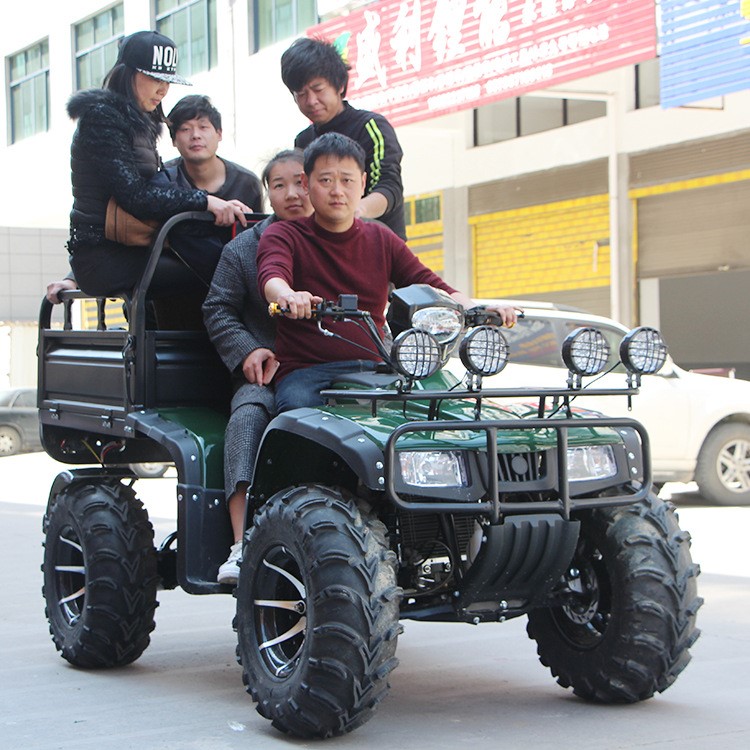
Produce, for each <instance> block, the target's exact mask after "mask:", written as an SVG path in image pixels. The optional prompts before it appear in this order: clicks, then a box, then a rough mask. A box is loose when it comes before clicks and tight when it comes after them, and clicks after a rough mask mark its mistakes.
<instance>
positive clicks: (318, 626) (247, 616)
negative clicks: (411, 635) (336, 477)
mask: <svg viewBox="0 0 750 750" xmlns="http://www.w3.org/2000/svg"><path fill="white" fill-rule="evenodd" d="M395 561H396V558H395V555H394V554H393V552H391V551H390V550H389V549H388V547H387V544H386V540H385V527H384V526H383V524H381V523H380V522H379V521H377V520H375V519H374V518H373V517H371V516H370V515H369V514H368V509H367V508H366V507H365V506H360V507H358V505H357V503H356V502H355V501H354V500H352V499H350V498H349V497H347V496H344V495H343V494H341V493H339V492H336V491H334V490H331V489H328V488H326V487H319V486H307V487H299V488H296V489H292V490H287V491H284V492H281V493H279V494H277V495H276V496H274V497H273V498H271V500H270V501H269V502H268V503H267V504H266V505H265V506H264V507H263V508H262V509H261V510H260V511H259V512H258V514H257V515H256V516H255V519H254V521H253V526H252V528H251V529H250V530H249V531H248V533H247V535H246V543H245V552H244V556H243V560H242V566H241V569H240V577H239V582H238V586H237V589H236V592H235V595H236V597H237V631H238V641H239V655H240V662H241V664H242V668H243V680H244V682H245V685H246V686H247V691H248V692H249V693H250V694H251V695H252V697H253V700H255V701H256V703H257V709H258V712H259V713H260V714H261V715H262V716H264V717H265V718H267V719H270V720H271V721H272V722H273V725H274V726H275V727H276V728H277V729H279V730H280V731H283V732H287V733H290V734H293V735H295V736H298V737H304V738H312V737H321V738H322V737H330V736H333V735H340V734H344V733H346V732H349V731H351V730H352V729H355V728H356V727H358V726H360V725H361V724H363V723H365V722H366V721H367V720H368V719H369V718H370V716H371V715H372V713H373V711H374V709H375V708H376V706H377V704H378V703H379V702H380V701H381V700H382V699H383V698H384V697H385V695H386V693H387V692H388V688H389V685H388V675H389V674H390V672H391V671H392V670H393V669H394V668H395V667H396V665H397V664H398V660H397V659H396V658H395V652H396V642H397V638H398V634H399V632H400V625H399V623H398V617H399V599H400V595H401V590H400V589H399V588H398V587H397V585H396V570H395Z"/></svg>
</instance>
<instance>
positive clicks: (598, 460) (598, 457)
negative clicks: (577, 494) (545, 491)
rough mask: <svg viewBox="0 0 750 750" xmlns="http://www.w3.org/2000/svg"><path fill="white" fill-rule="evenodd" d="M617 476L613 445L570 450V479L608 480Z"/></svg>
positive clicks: (577, 447)
mask: <svg viewBox="0 0 750 750" xmlns="http://www.w3.org/2000/svg"><path fill="white" fill-rule="evenodd" d="M615 474H617V463H616V462H615V454H614V451H613V450H612V446H611V445H585V446H576V447H575V448H568V479H569V480H570V481H574V480H576V479H606V478H607V477H613V476H614V475H615Z"/></svg>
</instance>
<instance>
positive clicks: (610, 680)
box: [527, 495, 703, 703]
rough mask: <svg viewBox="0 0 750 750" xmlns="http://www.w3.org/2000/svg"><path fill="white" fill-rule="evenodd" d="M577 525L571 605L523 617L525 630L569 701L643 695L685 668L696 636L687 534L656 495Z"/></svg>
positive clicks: (693, 570) (628, 699)
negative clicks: (568, 693)
mask: <svg viewBox="0 0 750 750" xmlns="http://www.w3.org/2000/svg"><path fill="white" fill-rule="evenodd" d="M581 520H582V525H581V538H580V541H579V544H578V548H577V550H576V552H575V555H574V558H573V561H572V562H571V566H570V571H569V573H568V585H569V587H570V589H571V592H572V593H573V595H572V596H571V599H570V603H569V604H568V605H565V606H563V607H556V608H553V609H539V610H533V611H532V612H530V613H529V621H528V626H527V632H528V634H529V637H531V638H533V639H534V640H535V641H536V642H537V653H538V654H539V658H540V660H541V662H542V664H544V665H545V666H547V667H549V668H550V671H551V672H552V674H553V676H555V677H557V681H558V683H559V684H560V685H562V686H563V687H566V688H567V687H572V688H573V692H574V693H575V694H576V695H578V696H580V697H582V698H586V699H589V700H593V701H597V702H601V703H633V702H635V701H639V700H644V699H646V698H650V697H651V696H652V695H653V694H654V692H656V691H658V692H662V691H663V690H666V689H667V688H668V687H669V686H670V685H671V684H672V683H673V682H674V680H675V679H676V677H677V675H679V674H680V672H681V671H682V670H683V669H684V668H685V666H686V665H687V664H688V662H689V661H690V653H689V651H688V649H689V648H690V647H691V646H692V645H693V643H694V642H695V640H696V638H697V637H698V634H699V633H700V631H699V630H698V629H697V628H696V627H695V618H696V613H697V611H698V608H699V607H700V606H701V604H702V603H703V600H702V599H701V598H700V597H698V596H697V587H696V577H697V576H698V573H699V569H698V566H697V565H694V564H693V562H692V560H691V557H690V535H689V534H688V533H687V532H684V531H681V530H680V528H679V525H678V523H677V518H676V516H675V513H674V506H672V505H671V504H667V503H665V502H664V501H663V500H660V499H659V498H658V497H656V496H655V495H651V496H650V497H648V498H647V499H646V500H645V501H644V502H642V503H639V504H637V505H635V506H630V507H626V508H614V509H603V510H597V511H593V512H589V513H587V514H586V515H584V516H583V517H582V519H581ZM576 592H578V593H576Z"/></svg>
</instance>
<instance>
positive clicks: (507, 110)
mask: <svg viewBox="0 0 750 750" xmlns="http://www.w3.org/2000/svg"><path fill="white" fill-rule="evenodd" d="M606 114H607V105H606V103H605V102H600V101H590V100H582V99H555V98H547V97H539V96H533V95H529V96H519V97H516V98H512V99H501V100H500V101H498V102H493V103H492V104H486V105H484V106H483V107H479V108H478V109H475V110H474V145H475V146H486V145H487V144H489V143H498V142H500V141H508V140H511V139H513V138H521V137H522V136H525V135H531V134H532V133H541V132H543V131H545V130H553V129H554V128H562V127H565V126H566V125H574V124H575V123H578V122H584V121H585V120H593V119H595V118H597V117H604V116H605V115H606Z"/></svg>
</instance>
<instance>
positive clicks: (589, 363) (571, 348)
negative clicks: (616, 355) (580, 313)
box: [562, 328, 609, 375]
mask: <svg viewBox="0 0 750 750" xmlns="http://www.w3.org/2000/svg"><path fill="white" fill-rule="evenodd" d="M562 358H563V362H565V365H566V366H567V368H568V369H569V370H570V371H571V372H574V373H575V374H576V375H596V374H598V373H600V372H601V371H602V370H603V369H604V368H605V367H606V365H607V360H608V359H609V344H608V343H607V339H605V338H604V334H603V333H602V332H601V331H599V330H597V329H596V328H576V329H575V331H573V332H571V333H569V334H568V335H567V336H566V337H565V341H563V345H562Z"/></svg>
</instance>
